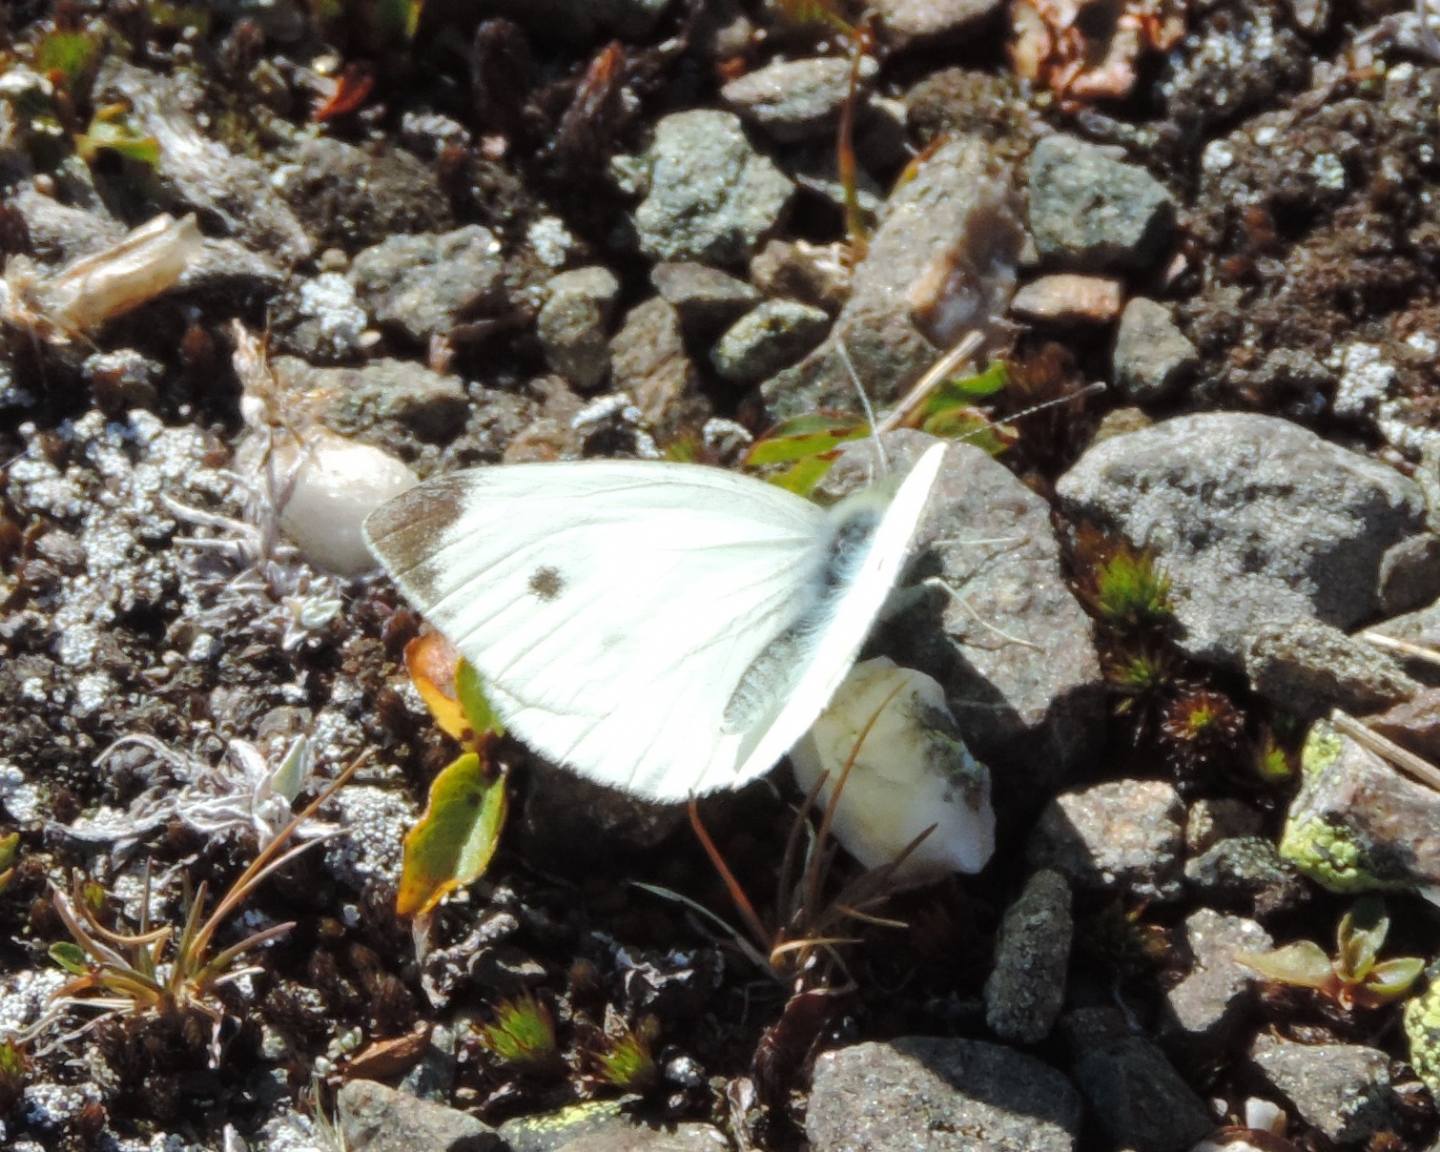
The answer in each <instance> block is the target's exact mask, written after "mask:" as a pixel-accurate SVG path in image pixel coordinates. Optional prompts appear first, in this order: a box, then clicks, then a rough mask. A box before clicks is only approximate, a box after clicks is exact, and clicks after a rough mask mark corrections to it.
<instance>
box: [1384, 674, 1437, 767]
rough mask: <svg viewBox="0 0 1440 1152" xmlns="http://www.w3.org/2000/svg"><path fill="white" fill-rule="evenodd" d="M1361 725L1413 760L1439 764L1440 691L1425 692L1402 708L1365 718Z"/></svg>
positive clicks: (1428, 689) (1428, 690) (1418, 694)
mask: <svg viewBox="0 0 1440 1152" xmlns="http://www.w3.org/2000/svg"><path fill="white" fill-rule="evenodd" d="M1365 723H1366V724H1368V725H1369V726H1370V727H1371V728H1373V729H1374V730H1375V731H1376V732H1378V733H1379V734H1380V735H1381V736H1384V737H1386V738H1388V739H1390V740H1393V741H1395V743H1397V744H1399V745H1400V746H1401V747H1403V748H1408V749H1409V750H1410V751H1411V752H1414V753H1415V754H1416V755H1417V756H1421V757H1423V758H1424V759H1426V760H1429V761H1430V763H1432V764H1440V688H1426V689H1424V690H1423V691H1421V692H1419V693H1417V694H1416V695H1415V696H1414V697H1413V698H1412V699H1410V700H1406V701H1405V702H1404V703H1403V704H1397V705H1395V707H1393V708H1391V709H1389V710H1388V711H1386V712H1381V713H1379V714H1378V715H1375V716H1367V717H1366V718H1365Z"/></svg>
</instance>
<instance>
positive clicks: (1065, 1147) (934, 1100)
mask: <svg viewBox="0 0 1440 1152" xmlns="http://www.w3.org/2000/svg"><path fill="white" fill-rule="evenodd" d="M1079 1128H1080V1100H1079V1098H1078V1097H1077V1095H1076V1093H1075V1089H1074V1088H1072V1087H1071V1086H1070V1084H1069V1082H1068V1081H1066V1079H1065V1077H1064V1076H1062V1075H1061V1074H1060V1073H1059V1072H1057V1071H1055V1069H1053V1068H1051V1067H1050V1066H1049V1065H1047V1064H1042V1063H1041V1062H1040V1061H1039V1060H1036V1059H1034V1058H1033V1057H1030V1056H1025V1055H1023V1054H1021V1053H1019V1052H1013V1051H1011V1050H1010V1049H1008V1048H1001V1047H999V1046H998V1045H995V1044H982V1043H979V1042H977V1041H974V1040H944V1039H933V1038H930V1037H922V1036H907V1037H902V1038H901V1039H898V1040H892V1041H890V1042H888V1043H880V1044H857V1045H854V1046H853V1047H850V1048H842V1049H840V1050H839V1051H835V1052H826V1053H824V1054H823V1055H821V1056H820V1058H819V1059H818V1060H816V1061H815V1076H814V1081H813V1084H812V1086H811V1089H810V1101H809V1108H808V1111H807V1113H806V1116H805V1134H806V1135H807V1136H808V1137H809V1138H810V1147H811V1148H812V1149H813V1150H814V1152H892V1150H893V1149H896V1148H924V1149H926V1150H927V1152H1001V1150H1009V1149H1017V1148H1023V1149H1025V1150H1026V1152H1069V1150H1070V1149H1072V1148H1073V1147H1074V1145H1075V1137H1076V1134H1077V1133H1078V1131H1079Z"/></svg>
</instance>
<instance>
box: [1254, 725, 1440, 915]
mask: <svg viewBox="0 0 1440 1152" xmlns="http://www.w3.org/2000/svg"><path fill="white" fill-rule="evenodd" d="M1280 855H1281V857H1282V858H1283V859H1285V860H1287V861H1289V862H1290V863H1292V864H1294V865H1295V866H1296V867H1297V868H1299V869H1300V871H1301V872H1303V873H1305V875H1306V876H1308V877H1310V879H1312V880H1314V881H1315V882H1316V883H1318V884H1321V885H1323V886H1324V887H1326V888H1329V889H1330V890H1331V891H1333V892H1374V891H1386V890H1395V889H1402V890H1403V889H1408V888H1430V887H1434V886H1436V885H1440V792H1437V791H1435V790H1434V789H1433V788H1427V787H1425V785H1423V784H1418V783H1416V782H1415V781H1414V780H1411V779H1410V778H1409V777H1408V776H1402V775H1401V774H1400V773H1399V772H1398V771H1397V770H1395V769H1394V768H1392V767H1391V766H1390V765H1389V764H1388V763H1386V762H1385V761H1384V760H1382V759H1381V758H1380V757H1379V756H1377V755H1376V754H1375V753H1373V752H1371V751H1370V750H1369V749H1367V748H1362V747H1361V746H1360V745H1359V744H1357V743H1356V742H1355V741H1353V740H1351V739H1350V738H1349V737H1348V736H1343V735H1341V734H1340V733H1339V732H1337V731H1335V729H1333V728H1332V727H1331V726H1330V725H1329V724H1327V723H1325V722H1324V721H1319V722H1317V723H1316V724H1314V725H1312V726H1311V729H1310V736H1309V738H1308V739H1307V740H1306V743H1305V750H1304V752H1303V754H1302V756H1301V785H1300V791H1299V793H1297V795H1296V796H1295V799H1294V800H1293V801H1291V803H1290V811H1289V813H1288V815H1287V817H1286V820H1285V831H1284V833H1283V834H1282V836H1281V838H1280Z"/></svg>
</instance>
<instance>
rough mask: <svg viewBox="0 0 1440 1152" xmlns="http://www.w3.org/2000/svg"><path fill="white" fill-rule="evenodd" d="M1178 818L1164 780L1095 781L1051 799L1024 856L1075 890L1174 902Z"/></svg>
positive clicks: (1180, 811)
mask: <svg viewBox="0 0 1440 1152" xmlns="http://www.w3.org/2000/svg"><path fill="white" fill-rule="evenodd" d="M1184 817H1185V809H1184V806H1183V805H1182V804H1181V803H1180V797H1179V795H1178V794H1177V793H1176V791H1175V789H1174V788H1172V787H1171V786H1170V785H1169V784H1163V783H1161V782H1160V781H1158V780H1117V781H1114V782H1112V783H1108V784H1096V785H1093V786H1092V787H1089V788H1085V789H1083V790H1081V791H1078V792H1066V793H1063V794H1062V795H1060V796H1057V797H1056V798H1055V799H1054V800H1052V801H1051V802H1050V804H1049V805H1048V806H1047V807H1046V808H1045V810H1044V812H1042V813H1041V815H1040V819H1039V821H1038V823H1037V824H1036V825H1035V829H1034V831H1033V832H1032V833H1031V834H1030V841H1029V843H1028V844H1027V845H1026V858H1027V859H1028V860H1029V861H1030V862H1031V864H1033V865H1035V866H1037V867H1047V868H1054V869H1055V870H1056V871H1058V872H1060V873H1062V874H1063V875H1065V876H1066V877H1067V878H1068V879H1069V880H1070V882H1071V883H1072V884H1073V885H1074V886H1075V887H1076V888H1078V889H1080V890H1082V891H1086V892H1119V893H1123V894H1125V895H1128V896H1132V897H1136V898H1139V899H1146V900H1174V899H1176V898H1178V897H1179V896H1180V894H1181V890H1182V884H1181V867H1182V857H1183V853H1184V844H1185V837H1184V824H1183V821H1184Z"/></svg>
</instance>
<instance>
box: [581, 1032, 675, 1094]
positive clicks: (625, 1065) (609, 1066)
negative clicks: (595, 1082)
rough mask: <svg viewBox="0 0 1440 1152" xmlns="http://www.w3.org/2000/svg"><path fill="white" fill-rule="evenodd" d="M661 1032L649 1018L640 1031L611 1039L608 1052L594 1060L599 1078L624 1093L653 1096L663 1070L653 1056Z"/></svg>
mask: <svg viewBox="0 0 1440 1152" xmlns="http://www.w3.org/2000/svg"><path fill="white" fill-rule="evenodd" d="M659 1031H660V1022H659V1021H658V1020H656V1019H655V1017H654V1016H646V1017H645V1018H644V1019H642V1020H641V1021H640V1023H639V1025H638V1026H637V1027H635V1028H626V1029H625V1030H624V1032H623V1033H622V1034H621V1035H620V1036H618V1037H613V1038H610V1039H609V1040H608V1042H607V1047H606V1048H605V1049H604V1051H601V1052H596V1053H594V1054H593V1055H592V1057H591V1059H592V1060H593V1062H594V1065H595V1074H596V1076H597V1077H598V1078H599V1079H600V1080H602V1081H604V1082H605V1083H606V1084H609V1085H610V1086H611V1087H614V1088H619V1089H620V1090H621V1091H622V1092H635V1093H639V1094H641V1095H643V1094H645V1093H646V1092H649V1091H650V1089H652V1088H654V1087H655V1085H656V1084H658V1083H659V1081H660V1070H659V1068H657V1067H656V1065H655V1057H654V1055H653V1053H652V1052H651V1046H652V1045H653V1044H654V1042H655V1040H656V1038H657V1037H658V1036H659Z"/></svg>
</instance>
